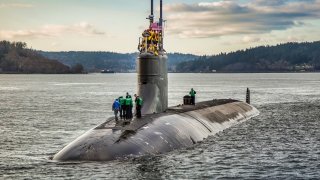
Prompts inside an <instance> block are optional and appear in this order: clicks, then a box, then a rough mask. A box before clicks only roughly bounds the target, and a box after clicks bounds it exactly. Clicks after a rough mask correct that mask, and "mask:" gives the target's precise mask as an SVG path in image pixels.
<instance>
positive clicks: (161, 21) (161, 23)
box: [159, 0, 164, 51]
mask: <svg viewBox="0 0 320 180" xmlns="http://www.w3.org/2000/svg"><path fill="white" fill-rule="evenodd" d="M159 26H160V27H161V40H160V41H161V43H160V50H161V51H163V35H164V32H163V17H162V0H160V18H159Z"/></svg>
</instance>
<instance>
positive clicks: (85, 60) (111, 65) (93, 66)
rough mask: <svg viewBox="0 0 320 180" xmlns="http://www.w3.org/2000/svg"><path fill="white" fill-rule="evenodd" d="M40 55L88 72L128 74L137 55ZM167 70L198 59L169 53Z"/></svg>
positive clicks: (107, 53) (79, 52)
mask: <svg viewBox="0 0 320 180" xmlns="http://www.w3.org/2000/svg"><path fill="white" fill-rule="evenodd" d="M39 53H40V54H42V55H43V56H45V57H47V58H50V59H57V60H59V61H60V62H62V63H64V64H66V65H68V66H74V65H75V64H78V63H80V64H82V65H83V66H84V69H85V70H86V71H89V72H100V71H101V70H107V69H108V70H111V71H115V72H128V71H130V70H134V69H135V66H136V58H137V56H138V53H127V54H121V53H115V52H101V51H100V52H99V51H97V52H85V51H69V52H44V51H40V52H39ZM168 57H169V61H168V69H169V71H174V70H175V67H176V65H177V64H178V63H180V62H183V61H188V60H189V61H190V60H194V59H196V58H198V56H195V55H192V54H181V53H169V54H168Z"/></svg>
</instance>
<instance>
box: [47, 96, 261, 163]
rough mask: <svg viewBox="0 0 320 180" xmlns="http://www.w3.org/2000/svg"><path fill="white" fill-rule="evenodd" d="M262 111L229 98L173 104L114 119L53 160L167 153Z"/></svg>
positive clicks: (89, 132)
mask: <svg viewBox="0 0 320 180" xmlns="http://www.w3.org/2000/svg"><path fill="white" fill-rule="evenodd" d="M258 114H259V111H258V110H257V109H256V108H254V107H253V106H251V105H249V104H247V103H244V102H241V101H235V100H230V99H226V100H212V101H206V102H201V103H197V104H196V105H195V106H191V105H184V106H177V107H171V108H169V109H168V110H167V112H164V113H158V114H151V115H145V116H144V117H142V118H141V119H134V120H133V121H132V122H131V124H130V125H125V126H119V125H117V124H115V122H114V121H112V120H110V121H108V122H105V123H103V124H101V125H99V126H97V127H96V128H93V129H91V130H89V131H88V132H86V133H85V134H83V135H82V136H80V137H79V138H77V139H76V140H74V141H73V142H72V143H70V144H69V145H67V146H66V147H65V148H63V149H62V150H61V151H60V152H58V153H57V154H56V155H54V157H53V160H58V161H110V160H115V159H122V158H126V157H136V156H143V155H153V154H159V153H165V152H169V151H172V150H175V149H180V148H185V147H190V146H193V145H194V144H195V143H197V142H200V141H203V140H204V139H205V138H207V137H208V136H210V135H214V134H216V133H218V132H220V131H222V130H224V129H226V128H229V127H231V126H233V125H236V124H239V123H241V122H244V121H245V120H247V119H250V118H251V117H254V116H257V115H258Z"/></svg>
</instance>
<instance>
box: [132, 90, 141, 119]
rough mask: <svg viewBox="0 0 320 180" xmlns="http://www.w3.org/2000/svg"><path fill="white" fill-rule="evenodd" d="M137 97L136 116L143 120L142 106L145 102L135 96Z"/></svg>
mask: <svg viewBox="0 0 320 180" xmlns="http://www.w3.org/2000/svg"><path fill="white" fill-rule="evenodd" d="M134 97H135V100H134V102H135V104H136V116H137V118H141V107H142V104H143V101H142V98H141V97H139V96H137V95H136V94H135V95H134Z"/></svg>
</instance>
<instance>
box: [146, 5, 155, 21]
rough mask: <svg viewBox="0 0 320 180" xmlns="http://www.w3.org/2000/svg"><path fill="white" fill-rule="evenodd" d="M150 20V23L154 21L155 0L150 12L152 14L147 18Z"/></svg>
mask: <svg viewBox="0 0 320 180" xmlns="http://www.w3.org/2000/svg"><path fill="white" fill-rule="evenodd" d="M147 19H149V20H150V25H151V24H152V23H153V21H154V15H153V0H151V12H150V15H149V17H148V18H147Z"/></svg>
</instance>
